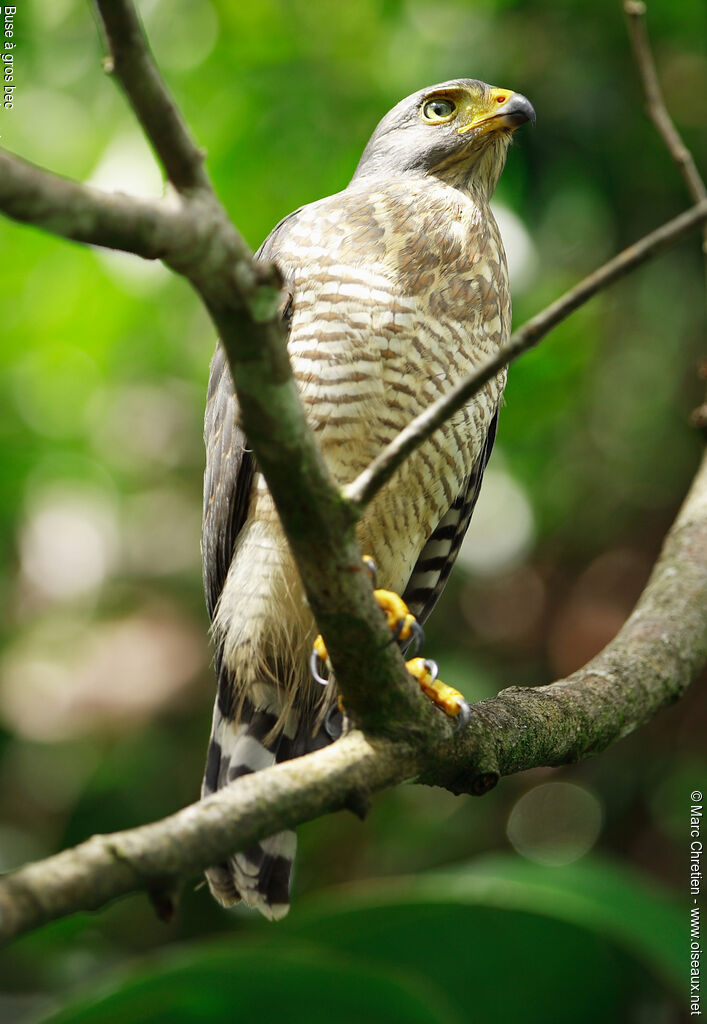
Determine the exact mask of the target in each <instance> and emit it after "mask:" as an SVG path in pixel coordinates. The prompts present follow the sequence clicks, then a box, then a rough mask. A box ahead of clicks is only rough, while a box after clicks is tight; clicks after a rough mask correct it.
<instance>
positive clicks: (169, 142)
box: [96, 0, 212, 192]
mask: <svg viewBox="0 0 707 1024" xmlns="http://www.w3.org/2000/svg"><path fill="white" fill-rule="evenodd" d="M96 6H97V7H98V10H99V13H100V15H101V18H102V20H103V25H104V26H105V30H106V35H107V37H108V45H109V46H110V52H111V56H110V57H109V58H107V59H106V61H105V62H104V67H105V68H106V70H107V71H109V72H111V73H113V72H114V73H115V75H116V77H117V78H118V80H119V81H120V84H121V85H122V87H123V89H124V91H125V94H126V95H127V97H128V99H129V101H130V104H131V106H132V108H133V110H134V111H135V114H136V115H137V118H138V120H139V122H140V124H141V125H142V127H143V129H144V131H145V134H146V136H147V138H148V140H149V141H150V142H151V143H152V145H153V146H154V148H155V152H156V153H157V155H158V157H159V158H160V160H161V161H162V164H163V165H164V168H165V170H166V171H167V176H168V177H169V180H170V181H171V182H172V184H173V185H174V187H175V188H176V189H178V190H179V191H180V192H191V191H194V190H199V189H201V190H203V191H205V192H211V191H212V189H211V184H210V182H209V178H208V175H207V174H206V171H205V170H204V153H203V152H202V150H200V149H199V147H198V146H197V145H196V143H195V142H194V140H193V139H192V137H191V134H190V132H189V129H188V128H187V126H186V124H185V123H184V121H183V119H182V115H181V113H180V112H179V110H178V108H177V106H176V105H175V103H174V100H173V99H172V97H171V96H170V93H169V90H168V89H167V86H166V85H165V83H164V80H163V79H162V76H161V75H160V73H159V71H158V70H157V67H156V65H155V62H154V60H153V59H152V54H151V52H150V48H149V46H148V43H147V40H146V38H145V34H144V32H143V30H142V26H141V24H140V19H139V18H138V15H137V12H136V10H135V8H134V6H133V5H132V3H130V2H129V0H96Z"/></svg>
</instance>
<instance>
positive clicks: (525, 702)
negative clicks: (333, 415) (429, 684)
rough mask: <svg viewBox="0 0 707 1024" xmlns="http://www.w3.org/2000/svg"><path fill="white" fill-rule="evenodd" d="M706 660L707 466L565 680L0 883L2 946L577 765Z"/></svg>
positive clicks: (342, 749)
mask: <svg viewBox="0 0 707 1024" xmlns="http://www.w3.org/2000/svg"><path fill="white" fill-rule="evenodd" d="M706 658H707V457H705V460H704V461H703V464H702V467H701V469H700V471H699V472H698V474H697V477H696V479H695V482H694V484H693V487H692V489H691V491H690V494H689V495H688V497H687V499H686V501H685V504H684V505H683V508H682V509H681V511H680V513H679V515H678V517H677V519H676V521H675V524H674V526H673V528H672V529H671V531H670V533H669V535H668V537H667V539H666V542H665V545H664V548H663V552H662V555H661V557H660V559H659V560H658V563H657V564H656V567H655V569H654V571H653V574H652V576H651V579H650V581H649V583H648V586H647V587H646V590H645V591H644V593H643V595H642V597H641V599H640V601H639V602H638V605H637V606H636V609H635V610H634V612H633V614H632V615H631V617H630V618H629V620H628V622H627V623H626V625H625V626H624V627H623V629H622V630H621V632H620V633H619V634H618V636H617V637H616V638H615V640H613V641H612V643H610V644H609V645H608V647H606V648H605V650H604V651H602V652H601V654H599V655H598V656H597V657H596V658H594V659H593V660H592V661H591V662H589V664H588V665H586V666H585V667H584V668H583V669H580V670H579V672H575V673H574V674H573V675H572V676H570V677H569V678H568V679H563V680H560V681H558V682H556V683H553V684H552V685H550V686H543V687H538V688H537V689H520V688H517V687H516V688H512V689H509V690H504V691H503V692H502V693H500V694H499V695H498V696H497V697H495V698H494V699H493V700H486V701H482V702H481V703H479V704H475V705H474V707H473V709H472V712H473V713H472V721H471V724H470V725H469V727H468V729H467V730H466V731H465V732H464V733H463V734H461V735H458V736H456V737H454V738H453V739H452V740H449V741H438V742H431V743H430V744H429V745H427V746H422V745H417V746H415V747H413V746H411V745H409V744H406V743H404V742H400V741H398V742H393V741H391V740H387V739H384V738H377V739H371V738H368V739H367V738H366V737H364V736H363V735H362V734H361V733H360V732H358V731H356V732H353V733H351V734H349V735H348V736H346V737H344V738H343V739H341V740H339V741H338V742H337V743H334V744H332V746H330V747H326V748H325V749H324V750H319V751H317V752H316V753H314V754H309V755H307V756H306V757H302V758H298V759H296V760H294V761H288V762H285V763H283V764H280V765H277V766H275V767H273V768H268V769H266V770H265V771H261V772H256V773H255V774H254V775H248V776H244V777H243V778H241V779H238V780H237V781H236V782H234V783H231V785H229V786H226V787H225V788H224V789H221V790H219V792H218V793H215V794H214V795H213V796H211V797H209V798H208V799H206V800H204V801H202V802H200V803H198V804H193V805H192V806H190V807H186V808H185V809H184V810H182V811H179V812H178V813H177V814H173V815H171V817H169V818H165V819H164V820H162V821H159V822H155V823H153V824H151V825H144V826H142V827H141V828H136V829H130V830H128V831H125V832H117V833H114V834H113V835H108V836H94V837H93V838H92V839H89V840H88V841H87V842H85V843H82V844H81V845H80V846H77V847H75V848H74V849H72V850H65V851H64V852H63V853H60V854H57V855H56V856H54V857H49V858H48V859H47V860H44V861H39V862H37V863H35V864H29V865H27V866H26V867H23V868H20V869H19V870H17V871H15V872H13V873H11V874H9V875H7V876H6V877H4V878H3V879H0V940H2V939H4V940H8V939H10V938H12V937H14V936H16V935H20V934H22V933H23V932H25V931H28V930H30V929H32V928H35V927H37V926H39V925H41V924H43V923H44V922H47V921H51V920H54V919H55V918H58V917H62V916H64V915H66V914H70V913H74V912H76V911H79V910H93V909H96V908H97V907H101V906H103V905H104V904H105V903H107V902H108V901H110V900H112V899H115V898H116V897H117V896H121V895H124V894H126V893H128V892H133V891H141V890H142V891H148V892H150V891H154V890H157V891H159V890H163V889H165V888H170V887H173V886H174V885H175V884H178V883H179V882H180V881H182V880H184V879H186V878H189V877H191V876H193V875H195V874H197V873H198V872H199V871H201V870H202V869H203V868H205V867H208V866H209V865H210V864H213V863H218V862H219V861H221V860H222V859H223V858H224V857H226V856H228V855H229V854H231V853H233V852H234V851H236V850H243V849H246V848H247V847H248V846H250V845H251V844H252V843H254V842H256V841H257V840H258V839H262V838H263V837H265V836H267V835H271V834H272V833H274V832H278V831H280V830H281V829H283V828H291V827H294V826H296V825H298V824H301V823H302V822H305V821H309V820H311V819H313V818H315V817H318V816H319V815H321V814H325V813H327V812H330V811H333V810H336V809H339V808H341V807H342V806H343V805H344V803H345V802H346V800H347V798H348V797H349V796H351V795H353V794H358V793H361V792H364V793H365V792H373V791H376V790H379V789H382V788H385V787H387V786H391V785H394V784H395V783H397V782H401V781H403V780H404V779H408V778H412V777H415V776H418V777H419V778H420V781H422V782H428V783H431V784H435V785H440V784H441V785H446V786H448V787H449V788H450V789H452V790H454V791H457V792H461V791H465V792H472V793H477V794H481V793H484V792H486V791H487V790H489V789H490V788H492V787H493V786H494V785H495V783H496V782H497V781H498V778H499V776H501V775H510V774H512V773H514V772H517V771H522V770H524V769H527V768H532V767H535V766H538V765H558V764H566V763H570V762H574V761H578V760H580V759H581V758H584V757H587V756H589V755H591V754H594V753H596V752H598V751H599V750H601V749H603V748H604V747H606V746H607V745H608V744H609V743H611V742H612V741H614V740H616V739H619V738H620V737H622V736H626V735H627V734H628V733H630V732H631V731H632V730H633V729H635V728H636V727H637V726H639V725H640V724H642V723H643V722H644V721H645V720H646V719H647V718H649V717H650V716H651V715H653V714H655V712H656V711H658V710H659V709H660V708H662V707H664V706H666V705H667V704H670V703H672V702H673V701H675V700H677V699H678V697H680V696H681V694H682V693H683V691H684V689H685V688H686V686H687V685H688V684H689V683H690V682H691V681H692V679H693V678H694V677H695V675H696V674H697V672H698V671H699V669H700V667H701V666H702V665H703V664H704V662H705V659H706Z"/></svg>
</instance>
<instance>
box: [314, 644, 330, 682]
mask: <svg viewBox="0 0 707 1024" xmlns="http://www.w3.org/2000/svg"><path fill="white" fill-rule="evenodd" d="M320 665H322V660H321V658H320V657H319V654H318V653H317V651H316V650H314V651H312V653H311V654H310V656H309V671H310V672H311V673H312V678H313V679H315V680H316V681H317V682H318V683H321V685H322V686H328V685H329V680H328V679H325V678H324V676H323V675H322V674H321V672H320V671H319V666H320ZM324 668H326V665H324Z"/></svg>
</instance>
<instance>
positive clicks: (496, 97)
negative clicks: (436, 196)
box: [354, 78, 535, 197]
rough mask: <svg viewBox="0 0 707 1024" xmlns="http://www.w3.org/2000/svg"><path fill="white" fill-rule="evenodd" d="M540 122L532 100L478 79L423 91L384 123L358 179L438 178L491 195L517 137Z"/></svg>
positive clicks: (370, 144) (363, 160) (373, 138)
mask: <svg viewBox="0 0 707 1024" xmlns="http://www.w3.org/2000/svg"><path fill="white" fill-rule="evenodd" d="M526 121H530V122H531V123H532V124H535V111H534V110H533V107H532V104H531V103H530V101H529V100H527V99H526V98H525V96H522V95H521V94H520V93H518V92H512V91H511V90H510V89H495V88H493V87H492V86H490V85H486V83H485V82H478V81H476V80H475V79H473V78H458V79H455V80H454V81H451V82H442V83H440V84H439V85H433V86H431V87H430V88H428V89H421V90H420V91H419V92H416V93H413V95H412V96H408V97H406V99H404V100H401V102H400V103H398V104H397V106H395V107H393V109H392V110H391V111H389V112H388V113H387V114H386V115H385V117H384V118H383V120H382V121H381V122H380V124H379V125H378V127H377V128H376V130H375V131H374V133H373V135H372V136H371V138H370V141H369V142H368V145H367V146H366V148H365V150H364V152H363V156H362V157H361V160H360V161H359V165H358V167H357V168H356V173H355V175H354V178H355V179H358V178H362V177H372V176H374V177H387V178H390V177H394V176H396V175H406V174H434V175H436V176H437V177H440V178H442V179H444V180H448V181H450V182H452V183H454V184H456V185H459V186H461V187H472V188H475V189H477V190H479V191H481V192H482V193H483V194H485V195H486V196H489V197H490V195H491V194H492V192H493V190H494V189H495V187H496V184H497V182H498V179H499V177H500V176H501V171H502V170H503V165H504V163H505V160H506V151H507V149H508V144H509V142H510V139H511V135H512V134H513V132H514V131H515V129H516V128H518V127H519V125H521V124H525V122H526Z"/></svg>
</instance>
